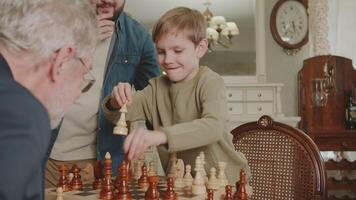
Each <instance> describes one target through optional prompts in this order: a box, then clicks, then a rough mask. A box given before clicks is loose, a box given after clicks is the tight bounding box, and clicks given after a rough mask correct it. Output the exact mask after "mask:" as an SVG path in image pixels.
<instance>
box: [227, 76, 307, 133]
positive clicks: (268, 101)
mask: <svg viewBox="0 0 356 200" xmlns="http://www.w3.org/2000/svg"><path fill="white" fill-rule="evenodd" d="M225 85H226V89H227V100H228V112H229V114H230V128H231V130H232V129H233V128H236V127H237V126H239V125H241V124H244V123H247V122H251V121H257V120H258V119H259V118H260V117H261V116H262V115H269V116H271V117H272V118H273V119H274V120H275V121H279V122H282V123H285V124H288V125H290V126H293V127H296V126H297V124H298V122H299V121H300V117H297V116H292V117H289V116H288V117H286V116H285V115H284V114H283V111H282V103H281V90H282V87H283V84H279V83H231V82H230V83H226V84H225Z"/></svg>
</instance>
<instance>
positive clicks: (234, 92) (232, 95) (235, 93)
mask: <svg viewBox="0 0 356 200" xmlns="http://www.w3.org/2000/svg"><path fill="white" fill-rule="evenodd" d="M226 95H227V100H228V101H242V99H243V97H242V96H243V92H242V90H239V89H228V90H227V92H226Z"/></svg>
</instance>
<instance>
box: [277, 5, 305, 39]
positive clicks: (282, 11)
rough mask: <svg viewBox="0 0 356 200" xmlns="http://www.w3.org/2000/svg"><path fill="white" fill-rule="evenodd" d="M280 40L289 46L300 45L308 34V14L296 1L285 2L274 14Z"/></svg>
mask: <svg viewBox="0 0 356 200" xmlns="http://www.w3.org/2000/svg"><path fill="white" fill-rule="evenodd" d="M276 28H277V32H278V35H279V37H280V39H281V40H282V41H283V42H285V43H287V44H290V45H295V44H298V43H300V42H301V41H302V40H303V39H304V38H305V37H306V35H307V34H308V14H307V12H306V8H305V7H304V5H303V4H302V3H300V2H298V1H285V2H284V3H283V4H282V5H281V6H280V7H279V9H278V10H277V12H276Z"/></svg>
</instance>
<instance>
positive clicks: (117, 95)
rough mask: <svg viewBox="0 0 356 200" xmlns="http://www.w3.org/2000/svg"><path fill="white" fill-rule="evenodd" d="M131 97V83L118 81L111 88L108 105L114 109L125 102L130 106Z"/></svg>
mask: <svg viewBox="0 0 356 200" xmlns="http://www.w3.org/2000/svg"><path fill="white" fill-rule="evenodd" d="M131 97H132V90H131V85H130V84H129V83H119V84H117V85H116V86H115V87H114V88H113V89H112V92H111V99H110V105H111V107H112V108H115V109H119V108H121V107H122V106H123V105H124V104H125V103H126V105H127V106H131V105H132V98H131Z"/></svg>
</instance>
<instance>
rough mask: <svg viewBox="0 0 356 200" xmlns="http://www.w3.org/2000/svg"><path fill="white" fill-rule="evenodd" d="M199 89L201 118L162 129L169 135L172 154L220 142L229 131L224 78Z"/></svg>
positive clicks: (169, 149)
mask: <svg viewBox="0 0 356 200" xmlns="http://www.w3.org/2000/svg"><path fill="white" fill-rule="evenodd" d="M199 87H201V90H200V91H201V93H200V99H201V101H200V103H201V118H199V119H196V120H193V121H191V122H186V123H180V124H176V125H173V126H170V127H164V128H162V129H161V131H163V132H165V133H166V135H167V138H168V151H170V152H172V151H182V150H187V149H192V148H196V147H201V146H205V145H208V144H212V143H214V142H217V141H219V140H220V139H221V137H223V136H224V133H225V131H227V130H226V125H227V124H226V123H228V113H227V100H226V94H225V86H224V81H223V80H222V78H216V79H213V80H209V81H208V82H206V83H203V84H201V85H200V86H199ZM225 134H226V133H225Z"/></svg>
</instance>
